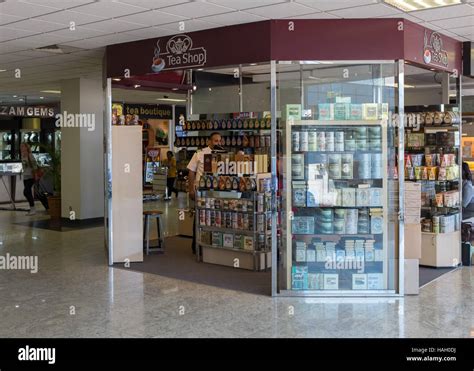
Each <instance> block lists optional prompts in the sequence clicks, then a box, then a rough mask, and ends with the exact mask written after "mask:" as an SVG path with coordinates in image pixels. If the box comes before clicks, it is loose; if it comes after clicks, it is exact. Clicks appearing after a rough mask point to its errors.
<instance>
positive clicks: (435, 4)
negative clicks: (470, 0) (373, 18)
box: [384, 0, 462, 12]
mask: <svg viewBox="0 0 474 371" xmlns="http://www.w3.org/2000/svg"><path fill="white" fill-rule="evenodd" d="M384 2H385V3H387V4H389V5H391V6H393V7H395V8H398V9H401V10H403V11H404V12H412V11H415V10H425V9H432V8H439V7H442V6H449V5H456V4H461V3H462V2H461V0H384Z"/></svg>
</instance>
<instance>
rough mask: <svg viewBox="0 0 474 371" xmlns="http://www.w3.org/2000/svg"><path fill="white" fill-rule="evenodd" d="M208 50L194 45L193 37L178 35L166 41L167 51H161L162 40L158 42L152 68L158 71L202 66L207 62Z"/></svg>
mask: <svg viewBox="0 0 474 371" xmlns="http://www.w3.org/2000/svg"><path fill="white" fill-rule="evenodd" d="M206 59H207V52H206V49H204V48H203V47H194V46H193V39H192V38H191V37H190V36H188V35H184V34H182V35H176V36H173V37H171V38H170V39H169V40H168V42H167V43H166V52H164V53H162V52H161V47H160V40H158V41H157V42H156V47H155V54H154V56H153V63H152V66H151V70H152V71H153V72H155V73H158V72H160V71H162V70H175V69H183V68H192V67H201V66H204V65H205V64H206Z"/></svg>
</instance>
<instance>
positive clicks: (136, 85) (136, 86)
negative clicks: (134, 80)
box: [133, 84, 141, 89]
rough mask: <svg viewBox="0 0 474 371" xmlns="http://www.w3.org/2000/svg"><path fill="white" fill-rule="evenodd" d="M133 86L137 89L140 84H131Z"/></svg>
mask: <svg viewBox="0 0 474 371" xmlns="http://www.w3.org/2000/svg"><path fill="white" fill-rule="evenodd" d="M133 87H134V88H135V89H137V88H139V87H141V85H139V84H135V85H133Z"/></svg>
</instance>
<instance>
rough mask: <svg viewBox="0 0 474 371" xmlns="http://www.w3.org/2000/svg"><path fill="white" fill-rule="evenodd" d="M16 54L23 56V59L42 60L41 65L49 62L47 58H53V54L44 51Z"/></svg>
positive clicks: (28, 51) (27, 51)
mask: <svg viewBox="0 0 474 371" xmlns="http://www.w3.org/2000/svg"><path fill="white" fill-rule="evenodd" d="M15 54H16V55H21V56H23V59H27V58H28V59H29V58H41V63H45V61H46V60H47V59H46V58H45V57H48V56H51V53H48V52H46V51H44V50H25V51H21V52H18V53H15Z"/></svg>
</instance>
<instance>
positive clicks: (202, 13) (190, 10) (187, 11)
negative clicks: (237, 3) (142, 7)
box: [160, 1, 233, 18]
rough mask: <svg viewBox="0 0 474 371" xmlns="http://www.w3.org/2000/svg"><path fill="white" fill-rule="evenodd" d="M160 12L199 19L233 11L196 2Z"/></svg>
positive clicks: (170, 7) (167, 8) (171, 7)
mask: <svg viewBox="0 0 474 371" xmlns="http://www.w3.org/2000/svg"><path fill="white" fill-rule="evenodd" d="M160 10H161V11H163V12H166V13H171V14H176V15H180V16H184V17H188V18H199V17H206V16H209V15H214V14H220V13H228V12H231V11H232V10H233V9H231V8H228V7H224V6H220V5H215V4H211V3H205V2H200V1H196V2H192V3H186V4H181V5H174V6H169V7H166V8H162V9H160Z"/></svg>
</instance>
